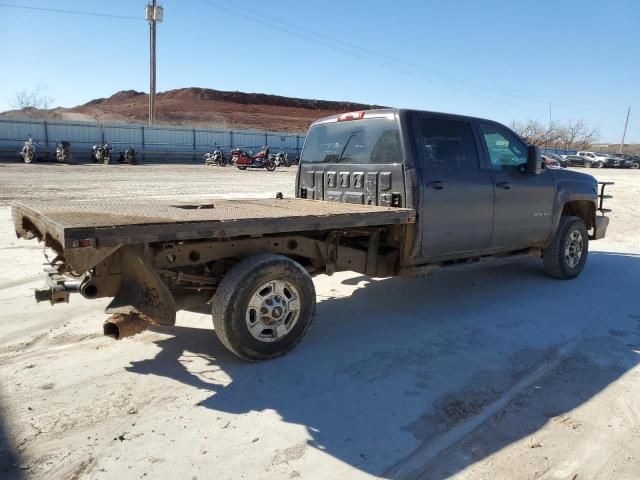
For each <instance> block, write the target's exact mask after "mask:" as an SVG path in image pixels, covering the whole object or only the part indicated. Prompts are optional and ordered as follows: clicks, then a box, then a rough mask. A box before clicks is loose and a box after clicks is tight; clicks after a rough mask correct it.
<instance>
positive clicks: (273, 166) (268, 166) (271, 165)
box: [264, 160, 276, 172]
mask: <svg viewBox="0 0 640 480" xmlns="http://www.w3.org/2000/svg"><path fill="white" fill-rule="evenodd" d="M264 168H266V169H267V171H268V172H273V171H274V170H275V169H276V162H274V161H273V160H267V163H265V166H264Z"/></svg>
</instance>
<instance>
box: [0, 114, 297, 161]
mask: <svg viewBox="0 0 640 480" xmlns="http://www.w3.org/2000/svg"><path fill="white" fill-rule="evenodd" d="M29 134H30V135H31V136H32V137H33V140H34V141H35V142H36V150H37V153H38V158H39V159H47V157H49V158H52V156H53V154H54V153H55V149H56V143H57V142H58V141H62V140H66V141H68V142H70V143H71V151H72V154H73V156H74V158H76V159H77V160H80V161H82V160H88V159H89V158H90V154H91V147H92V146H93V145H96V144H99V143H105V142H108V143H110V144H112V145H114V147H115V150H114V152H115V153H116V154H117V153H118V152H120V151H123V150H124V149H126V148H128V147H129V146H131V147H133V148H135V149H136V151H137V152H138V153H139V154H141V155H142V159H143V160H144V161H146V162H154V163H155V162H158V163H192V162H200V161H201V160H202V156H203V154H204V153H205V152H208V151H211V150H212V149H213V148H214V147H216V146H217V147H219V148H221V149H222V150H223V151H225V152H227V153H228V152H229V151H230V150H231V149H232V148H239V147H240V148H244V149H247V150H253V151H257V150H259V149H260V148H261V147H263V146H265V145H268V146H269V147H270V148H271V150H272V151H273V152H278V151H284V152H286V153H287V154H289V155H290V156H291V155H293V156H298V155H300V151H301V150H302V145H303V143H304V138H305V136H304V135H295V134H291V133H283V132H263V131H256V130H230V129H208V128H193V127H191V128H189V127H173V126H159V125H153V126H149V125H140V124H108V123H104V124H103V123H91V122H70V121H49V120H37V119H19V120H16V119H0V157H2V158H5V159H8V158H12V159H14V158H16V152H17V151H18V150H20V149H21V148H22V145H23V143H24V141H25V139H26V138H27V136H28V135H29Z"/></svg>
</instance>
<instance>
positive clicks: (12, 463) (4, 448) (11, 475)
mask: <svg viewBox="0 0 640 480" xmlns="http://www.w3.org/2000/svg"><path fill="white" fill-rule="evenodd" d="M5 412H6V409H5V408H3V406H2V397H1V396H0V478H2V479H3V480H22V479H23V478H24V475H23V471H22V470H21V469H20V465H21V463H22V460H21V458H20V455H19V454H18V452H17V449H16V447H15V445H13V443H12V441H11V438H10V436H9V432H7V427H6V426H5V418H4V414H5Z"/></svg>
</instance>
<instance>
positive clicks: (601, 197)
mask: <svg viewBox="0 0 640 480" xmlns="http://www.w3.org/2000/svg"><path fill="white" fill-rule="evenodd" d="M598 185H600V193H598V199H599V200H598V211H599V212H600V213H601V214H602V215H604V214H605V213H609V212H611V209H609V208H603V206H602V205H603V203H604V199H605V198H613V195H605V194H604V187H606V186H607V185H615V182H598Z"/></svg>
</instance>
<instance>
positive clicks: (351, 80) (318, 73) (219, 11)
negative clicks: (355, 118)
mask: <svg viewBox="0 0 640 480" xmlns="http://www.w3.org/2000/svg"><path fill="white" fill-rule="evenodd" d="M1 3H10V4H17V5H24V6H31V7H45V8H59V9H69V10H83V11H93V12H102V13H109V14H114V15H122V16H131V17H138V18H139V20H138V19H133V20H129V19H116V18H103V17H87V16H79V15H71V14H57V13H47V12H40V11H34V10H22V9H14V8H7V7H2V6H0V45H1V47H0V48H1V50H2V53H3V55H2V57H3V72H2V73H0V110H5V109H7V108H9V101H10V99H11V97H12V96H13V94H14V93H15V92H16V91H18V90H21V89H24V88H33V87H35V86H36V85H42V86H44V87H46V88H47V89H48V92H49V95H51V96H52V97H54V98H55V102H54V103H55V104H56V105H61V106H74V105H77V104H80V103H84V102H86V101H88V100H91V99H93V98H97V97H104V96H109V95H111V94H113V93H115V92H116V91H118V90H123V89H135V90H141V91H148V88H149V87H148V26H147V24H146V22H145V21H144V19H143V16H144V4H145V3H146V2H145V1H144V0H142V1H139V0H135V1H134V0H111V1H110V2H101V1H97V0H82V1H81V0H59V1H51V0H49V1H45V0H31V1H28V0H7V1H6V2H0V4H1ZM162 4H163V6H164V7H165V21H164V23H162V24H161V25H159V27H158V90H159V91H164V90H169V89H174V88H181V87H190V86H197V87H207V88H215V89H219V90H240V91H249V92H264V93H273V94H279V95H287V96H295V97H305V98H318V99H328V100H351V101H358V102H365V103H377V104H381V105H389V106H397V107H412V108H420V109H426V110H435V111H445V112H454V113H463V114H468V115H476V116H483V117H488V118H492V119H495V120H498V121H501V122H504V123H508V122H510V121H511V120H514V119H515V120H526V119H538V120H540V121H543V122H548V121H549V103H551V115H552V118H553V119H557V120H569V119H584V120H586V121H587V122H588V123H589V124H591V125H593V126H597V127H598V128H599V129H600V131H601V133H602V135H601V140H602V141H610V142H618V141H619V140H620V136H621V134H622V128H623V125H624V116H625V113H626V109H627V107H629V106H631V110H632V116H631V119H630V123H629V131H628V134H627V140H628V141H633V142H640V88H639V85H640V1H638V0H606V1H605V0H601V1H594V0H580V1H578V0H572V1H569V0H564V1H563V0H554V1H552V0H537V1H535V2H534V1H514V0H483V1H477V0H458V1H451V0H450V1H445V0H421V1H417V0H395V1H393V2H389V1H379V0H371V1H367V2H365V1H357V2H356V1H347V0H324V1H323V2H301V1H293V0H281V1H264V0H263V1H258V0H238V1H233V2H225V1H224V0H165V1H164V2H162ZM249 17H250V18H249ZM252 18H254V19H258V20H259V21H260V22H255V21H253V20H252ZM274 26H275V28H274ZM290 32H293V33H294V34H291V33H290ZM317 33H319V34H321V36H318V35H316V34H317Z"/></svg>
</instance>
